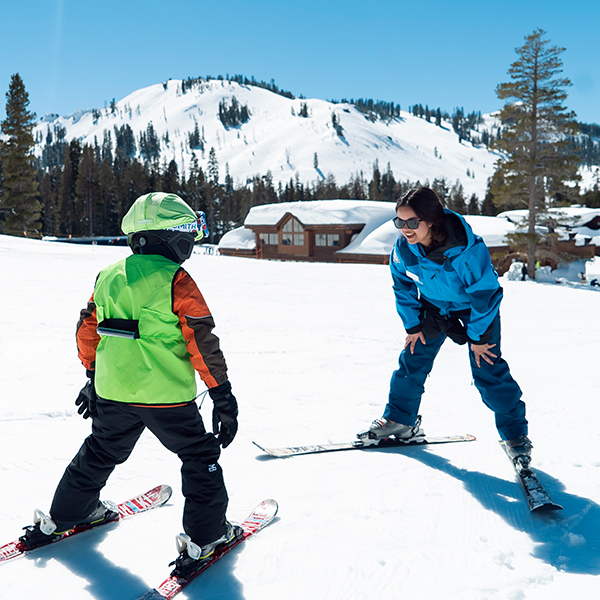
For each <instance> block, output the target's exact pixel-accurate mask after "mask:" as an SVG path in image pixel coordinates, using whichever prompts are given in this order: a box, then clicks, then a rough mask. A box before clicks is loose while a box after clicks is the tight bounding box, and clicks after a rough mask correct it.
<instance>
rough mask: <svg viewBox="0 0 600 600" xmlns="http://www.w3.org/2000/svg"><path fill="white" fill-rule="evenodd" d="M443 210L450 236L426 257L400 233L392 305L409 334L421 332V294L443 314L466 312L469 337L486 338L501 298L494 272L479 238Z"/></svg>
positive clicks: (394, 252)
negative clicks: (442, 244) (394, 297)
mask: <svg viewBox="0 0 600 600" xmlns="http://www.w3.org/2000/svg"><path fill="white" fill-rule="evenodd" d="M444 212H445V213H446V226H447V229H448V231H449V240H448V241H447V242H446V245H445V246H444V247H443V248H442V249H439V248H438V249H437V250H434V251H433V252H432V253H431V254H430V255H429V256H428V255H426V254H425V253H424V251H423V249H422V247H421V245H420V244H409V243H408V242H407V241H406V238H405V237H404V236H403V235H400V236H398V240H397V241H396V243H395V244H394V247H393V249H392V254H391V257H390V268H391V271H392V279H393V282H394V283H393V287H394V294H395V296H396V309H397V311H398V314H399V315H400V318H401V319H402V322H403V324H404V328H405V329H406V331H407V333H417V332H419V331H421V320H420V315H421V302H420V301H419V300H420V298H424V299H425V300H427V301H428V302H430V303H431V304H433V305H435V306H437V307H438V308H439V309H440V313H441V314H442V315H443V316H454V313H458V312H461V313H462V314H463V315H465V314H467V313H466V311H470V313H469V317H468V318H467V319H465V321H468V322H467V323H466V329H467V336H468V338H469V340H470V341H471V342H474V343H484V340H482V336H483V335H484V333H485V332H486V330H487V329H488V327H489V326H490V325H491V324H492V321H493V320H494V319H495V318H496V316H497V315H498V311H499V308H500V302H501V300H502V288H501V287H500V284H499V283H498V274H497V273H496V271H495V269H494V267H493V265H492V261H491V259H490V254H489V251H488V249H487V246H486V245H485V243H484V241H483V239H482V238H481V237H479V236H478V235H475V234H474V233H473V230H472V229H471V227H470V225H469V224H468V223H467V222H466V221H465V219H464V218H463V217H462V216H460V215H458V214H457V213H455V212H452V211H450V210H447V209H444ZM463 230H464V231H463ZM440 250H441V251H440Z"/></svg>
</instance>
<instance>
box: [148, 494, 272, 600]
mask: <svg viewBox="0 0 600 600" xmlns="http://www.w3.org/2000/svg"><path fill="white" fill-rule="evenodd" d="M277 509H278V506H277V502H275V500H263V501H262V502H261V503H260V504H259V505H258V506H257V507H256V508H255V509H254V510H253V511H252V512H251V513H250V515H249V516H248V517H247V519H246V520H245V521H244V522H243V523H242V529H243V530H244V534H243V535H242V537H240V538H238V539H237V540H235V541H234V542H231V543H230V544H228V545H227V546H223V547H222V548H220V549H219V550H217V551H216V552H215V553H214V554H213V555H212V556H211V557H210V558H209V559H207V560H206V561H205V562H204V563H202V564H201V565H200V567H199V569H198V570H197V571H195V572H194V573H193V574H192V575H191V576H190V577H188V578H187V579H182V578H181V577H177V576H174V575H170V576H169V577H168V578H167V579H165V580H164V581H163V582H162V583H161V584H160V585H159V586H158V587H157V588H154V589H153V590H151V591H149V592H146V593H145V594H144V595H143V596H140V597H139V598H138V600H164V599H165V598H167V599H168V600H169V599H171V598H174V597H175V596H176V595H177V594H178V593H179V592H180V591H181V590H182V589H183V588H184V587H185V586H186V585H188V584H189V583H190V582H191V581H193V580H194V579H196V577H198V575H200V574H201V573H204V571H206V569H208V568H209V567H210V566H212V565H214V564H215V563H216V562H217V561H218V560H219V559H221V558H223V556H225V555H226V554H227V553H228V552H230V551H231V550H233V549H234V548H235V547H236V546H239V545H240V544H241V543H242V542H243V541H245V540H247V539H248V538H249V537H250V536H251V535H254V534H255V533H257V532H258V531H260V530H261V529H263V528H264V527H266V526H267V525H268V524H269V523H271V521H272V520H273V519H274V518H275V515H276V514H277Z"/></svg>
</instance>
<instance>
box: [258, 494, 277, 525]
mask: <svg viewBox="0 0 600 600" xmlns="http://www.w3.org/2000/svg"><path fill="white" fill-rule="evenodd" d="M256 510H257V511H259V512H261V513H263V514H264V515H265V516H267V517H268V521H271V519H273V518H274V517H275V515H276V514H277V511H278V510H279V504H277V500H273V498H267V499H266V500H263V501H262V502H261V503H260V504H259V505H258V506H257V507H256Z"/></svg>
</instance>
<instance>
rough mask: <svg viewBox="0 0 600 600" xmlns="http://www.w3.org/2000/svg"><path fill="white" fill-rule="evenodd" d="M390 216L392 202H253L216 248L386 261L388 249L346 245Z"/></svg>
mask: <svg viewBox="0 0 600 600" xmlns="http://www.w3.org/2000/svg"><path fill="white" fill-rule="evenodd" d="M394 216H395V203H393V202H372V201H358V200H322V201H321V200H315V201H309V202H282V203H279V204H268V205H262V206H255V207H253V208H252V209H251V210H250V212H249V214H248V216H247V218H246V220H245V222H244V228H243V229H242V230H241V231H240V230H238V231H237V234H236V233H235V232H232V233H233V235H231V236H230V238H231V239H229V240H228V239H227V236H224V238H223V240H222V241H221V243H220V244H219V250H220V252H221V254H224V255H227V256H247V257H252V258H266V259H278V260H297V261H315V262H365V263H378V264H387V262H388V260H389V258H388V255H389V251H384V252H383V253H369V252H365V251H364V248H362V249H360V251H358V249H357V252H352V246H358V245H359V244H357V243H356V242H357V241H360V240H359V238H360V239H364V238H365V237H366V236H367V235H368V234H369V233H372V232H373V230H374V229H375V228H378V227H380V226H381V225H382V224H383V223H385V222H388V221H389V222H390V223H391V220H392V219H393V218H394ZM341 251H342V252H341Z"/></svg>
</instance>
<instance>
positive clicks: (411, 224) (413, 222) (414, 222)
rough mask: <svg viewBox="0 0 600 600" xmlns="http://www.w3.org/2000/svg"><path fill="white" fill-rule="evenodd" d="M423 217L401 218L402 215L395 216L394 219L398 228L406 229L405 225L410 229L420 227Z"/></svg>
mask: <svg viewBox="0 0 600 600" xmlns="http://www.w3.org/2000/svg"><path fill="white" fill-rule="evenodd" d="M422 220H423V219H406V221H405V220H404V219H401V218H400V217H394V218H393V219H392V221H393V222H394V225H395V227H396V229H404V227H408V228H409V229H419V224H420V223H421V221H422Z"/></svg>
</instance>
